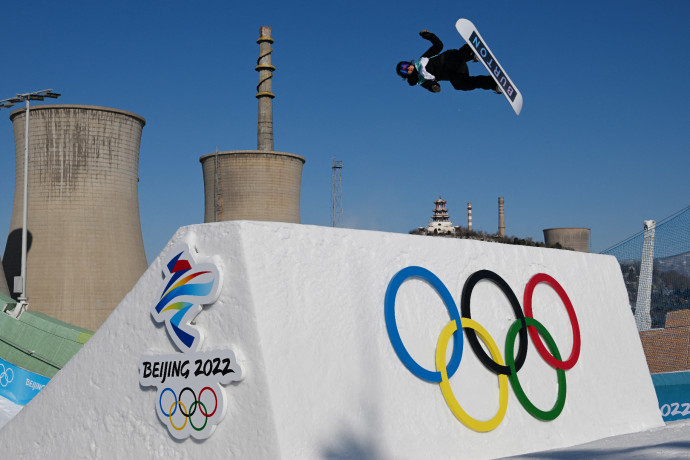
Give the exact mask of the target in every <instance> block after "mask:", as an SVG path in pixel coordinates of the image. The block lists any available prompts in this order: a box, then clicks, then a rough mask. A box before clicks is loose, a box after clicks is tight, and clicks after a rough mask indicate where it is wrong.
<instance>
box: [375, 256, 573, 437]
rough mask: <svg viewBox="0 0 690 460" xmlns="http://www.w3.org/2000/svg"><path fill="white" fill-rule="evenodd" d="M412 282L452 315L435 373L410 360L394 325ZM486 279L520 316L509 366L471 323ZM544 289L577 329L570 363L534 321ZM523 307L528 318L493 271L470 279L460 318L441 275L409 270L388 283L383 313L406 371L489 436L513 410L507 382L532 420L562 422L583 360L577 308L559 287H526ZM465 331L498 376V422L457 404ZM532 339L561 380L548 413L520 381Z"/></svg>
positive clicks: (545, 279)
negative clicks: (574, 372) (455, 379)
mask: <svg viewBox="0 0 690 460" xmlns="http://www.w3.org/2000/svg"><path fill="white" fill-rule="evenodd" d="M409 278H417V279H421V280H423V281H426V282H427V283H428V284H429V285H431V287H432V288H433V289H434V290H435V291H436V293H437V294H438V295H439V296H440V297H441V299H442V300H443V303H444V304H445V306H446V308H447V309H448V313H449V315H450V318H451V321H450V322H449V323H448V324H447V325H446V326H445V327H444V328H443V330H442V332H441V335H440V336H439V338H438V342H437V345H436V356H435V358H436V359H435V361H436V371H430V370H428V369H425V368H423V367H422V366H420V365H419V363H417V362H416V361H415V360H414V359H413V358H412V356H410V354H409V352H408V351H407V349H406V348H405V345H404V344H403V342H402V339H401V338H400V332H399V331H398V326H397V323H396V320H395V298H396V296H397V293H398V289H400V286H401V285H402V284H403V283H404V282H405V281H406V280H408V279H409ZM484 279H486V280H489V281H491V282H492V283H493V284H495V285H496V286H497V287H498V288H499V289H500V290H501V291H502V292H503V293H504V294H505V296H506V297H507V298H508V300H509V301H510V305H511V307H512V309H513V312H514V313H515V317H516V319H515V322H513V324H512V325H511V326H510V328H509V329H508V333H507V336H506V343H505V360H504V359H503V357H502V356H501V353H500V350H499V349H498V346H497V345H496V342H495V341H494V339H493V338H492V337H491V336H490V335H489V333H488V332H487V331H486V329H484V327H483V326H481V325H480V324H479V323H477V322H476V321H474V320H473V319H472V318H471V311H470V300H471V298H472V291H473V290H474V287H475V286H476V285H477V283H478V282H479V281H481V280H484ZM540 283H544V284H546V285H548V286H550V287H551V288H552V289H553V290H554V291H555V292H556V294H558V297H559V298H560V300H561V302H563V305H564V306H565V308H566V310H567V312H568V317H569V319H570V324H571V327H572V334H573V347H572V351H571V353H570V356H569V357H568V359H566V360H562V359H561V354H560V351H559V349H558V347H557V346H556V342H555V341H554V339H553V337H551V334H550V333H549V331H548V330H547V329H546V328H545V327H544V326H543V325H542V324H541V323H540V322H539V321H537V320H536V319H534V318H533V316H532V295H533V294H534V289H535V288H536V287H537V285H538V284H540ZM523 304H524V313H523V310H522V309H521V308H520V302H519V301H518V299H517V297H516V296H515V293H514V292H513V290H512V289H510V286H508V283H506V282H505V280H503V278H501V277H500V276H499V275H497V274H496V273H494V272H492V271H489V270H479V271H477V272H475V273H473V274H472V275H471V276H470V277H469V278H468V279H467V281H465V285H464V286H463V289H462V296H461V301H460V312H461V313H462V316H461V315H460V312H458V308H457V305H456V304H455V302H454V301H453V297H452V296H451V294H450V292H449V291H448V288H447V287H446V286H445V285H444V284H443V283H442V282H441V280H440V279H439V278H438V277H437V276H436V275H434V274H433V273H432V272H430V271H429V270H427V269H425V268H422V267H417V266H410V267H406V268H403V269H402V270H400V271H399V272H398V273H396V274H395V276H393V278H392V279H391V281H390V282H389V283H388V289H387V290H386V297H385V305H384V313H385V320H386V329H387V331H388V337H389V338H390V341H391V344H392V345H393V349H394V350H395V353H396V354H397V355H398V358H400V361H401V362H402V363H403V364H404V365H405V367H406V368H407V369H408V370H409V371H410V372H412V374H414V375H415V376H417V377H419V378H420V379H423V380H426V381H428V382H432V383H438V384H439V386H440V388H441V393H442V394H443V398H444V399H445V400H446V403H447V404H448V406H449V408H450V410H451V411H452V412H453V414H454V415H455V417H456V418H457V419H458V420H460V422H462V423H463V424H464V425H466V426H467V427H469V428H471V429H473V430H475V431H484V432H485V431H491V430H493V429H494V428H496V427H497V426H498V425H499V424H500V423H501V421H502V420H503V418H504V417H505V414H506V411H507V409H508V382H510V386H512V388H513V392H514V393H515V396H516V397H517V399H518V401H520V404H522V406H523V407H524V408H525V410H526V411H527V412H528V413H529V414H530V415H532V416H533V417H535V418H537V419H539V420H544V421H549V420H554V419H555V418H557V417H558V416H559V415H560V414H561V411H562V410H563V407H564V406H565V398H566V380H565V371H566V370H568V369H571V368H572V367H573V366H574V365H575V364H576V363H577V361H578V359H579V357H580V326H579V324H578V321H577V316H576V315H575V310H574V309H573V305H572V303H571V302H570V298H569V297H568V295H567V294H566V292H565V290H564V289H563V287H562V286H561V285H560V284H559V283H558V281H556V280H555V279H554V278H552V277H551V276H549V275H547V274H544V273H538V274H536V275H534V276H533V277H532V278H531V279H530V280H529V281H528V283H527V285H526V286H525V292H524V298H523ZM461 329H465V334H466V336H467V341H468V343H469V345H470V348H471V349H472V351H473V352H474V354H475V355H476V356H477V358H478V359H479V360H480V361H481V362H482V364H484V366H485V367H487V368H488V369H489V370H491V371H492V372H493V373H495V374H496V375H497V376H498V383H499V408H498V412H497V413H496V415H495V416H494V417H492V418H491V419H489V420H486V421H483V420H477V419H475V418H473V417H471V416H470V415H469V414H468V413H467V412H465V410H464V409H463V408H462V407H461V406H460V403H459V402H458V401H457V399H456V398H455V395H454V394H453V391H452V389H451V387H450V382H449V380H448V379H449V378H450V377H452V376H453V375H454V374H455V372H456V371H457V370H458V366H459V365H460V361H461V360H462V354H463V346H464V341H463V334H462V331H461ZM528 333H529V337H530V338H531V340H532V343H533V344H534V346H535V348H536V349H537V351H538V352H539V355H540V356H541V357H542V358H543V359H544V360H545V361H546V362H547V363H548V364H549V365H550V366H551V367H553V368H554V369H556V373H557V380H558V396H557V398H556V402H555V403H554V405H553V407H552V408H550V409H548V410H542V409H540V408H538V407H536V406H535V405H534V404H533V403H532V402H531V401H530V400H529V398H528V397H527V395H526V394H525V392H524V390H523V389H522V386H521V385H520V380H519V378H518V372H519V371H520V369H521V368H522V365H523V364H524V363H525V358H526V357H527V335H528ZM477 335H479V338H480V339H481V340H482V342H484V344H485V345H486V347H487V348H488V350H489V353H490V355H491V356H488V355H487V354H486V352H485V351H484V349H483V348H482V346H481V344H480V343H479V339H478V338H477ZM451 337H453V341H454V342H453V343H454V345H453V352H452V354H451V357H450V360H449V362H448V363H446V350H447V348H448V342H449V341H450V338H451ZM516 337H519V345H518V349H517V355H516V354H515V339H516ZM542 337H543V339H544V341H545V342H546V346H544V342H543V341H542Z"/></svg>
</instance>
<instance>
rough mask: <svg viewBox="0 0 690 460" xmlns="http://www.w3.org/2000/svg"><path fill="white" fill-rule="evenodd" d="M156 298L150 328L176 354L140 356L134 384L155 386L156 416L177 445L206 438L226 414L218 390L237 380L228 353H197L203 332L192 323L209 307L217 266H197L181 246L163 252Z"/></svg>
mask: <svg viewBox="0 0 690 460" xmlns="http://www.w3.org/2000/svg"><path fill="white" fill-rule="evenodd" d="M169 254H170V258H169V259H168V262H167V263H166V268H167V273H165V276H164V279H163V282H162V284H161V289H160V292H159V295H158V296H157V297H156V300H155V302H154V303H153V305H152V306H151V316H152V318H153V320H154V321H155V322H156V323H164V324H165V328H166V331H167V333H168V338H169V339H170V341H171V342H172V343H173V344H174V345H175V347H176V348H177V349H178V350H180V353H171V354H166V355H144V356H142V357H141V360H140V361H139V384H140V385H141V386H142V387H152V386H153V387H156V388H157V392H156V413H157V414H158V418H159V420H160V421H161V423H163V425H165V426H166V427H167V428H168V432H169V433H170V435H171V436H172V437H173V438H175V439H178V440H184V439H186V438H188V437H189V436H192V437H193V438H195V439H199V440H202V439H206V438H208V437H209V436H211V435H212V434H213V432H214V430H215V428H216V426H217V425H218V423H220V421H221V420H222V419H223V417H224V416H225V411H226V409H227V405H226V400H225V390H224V388H223V387H222V386H221V385H227V384H229V383H230V382H234V381H240V380H242V369H241V367H240V366H239V364H238V363H237V359H236V358H235V354H234V353H233V351H232V350H210V351H200V350H199V347H200V345H201V343H202V342H203V332H202V331H201V330H199V329H198V328H197V327H195V326H194V325H193V324H192V320H193V319H194V318H195V317H196V316H197V315H198V314H199V312H200V311H201V309H202V307H201V306H202V305H210V304H213V303H214V302H215V301H216V300H217V299H218V297H219V296H220V292H221V284H222V276H221V273H220V270H219V269H218V267H216V266H215V265H214V264H209V263H197V262H196V261H195V260H194V257H193V256H192V253H191V251H190V250H189V247H188V246H187V245H186V244H181V245H178V246H175V247H174V248H173V249H172V251H171V252H170V253H169Z"/></svg>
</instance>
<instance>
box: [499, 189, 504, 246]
mask: <svg viewBox="0 0 690 460" xmlns="http://www.w3.org/2000/svg"><path fill="white" fill-rule="evenodd" d="M498 236H502V237H505V236H506V220H505V215H504V214H503V197H502V196H499V197H498Z"/></svg>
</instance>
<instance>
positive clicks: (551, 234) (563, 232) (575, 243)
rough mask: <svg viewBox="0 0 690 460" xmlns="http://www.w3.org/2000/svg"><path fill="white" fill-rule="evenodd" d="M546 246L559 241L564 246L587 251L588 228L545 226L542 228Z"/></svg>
mask: <svg viewBox="0 0 690 460" xmlns="http://www.w3.org/2000/svg"><path fill="white" fill-rule="evenodd" d="M544 242H545V243H546V245H547V246H551V245H555V244H556V243H559V244H560V245H561V246H563V247H564V248H569V249H573V250H575V251H579V252H589V229H588V228H581V227H563V228H547V229H545V230H544Z"/></svg>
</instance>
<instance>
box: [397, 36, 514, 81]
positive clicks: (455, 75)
mask: <svg viewBox="0 0 690 460" xmlns="http://www.w3.org/2000/svg"><path fill="white" fill-rule="evenodd" d="M419 35H420V36H421V37H422V38H424V39H426V40H429V41H430V42H431V47H430V48H429V49H428V50H426V52H425V53H424V54H423V55H422V57H421V58H419V59H418V60H416V61H401V62H398V65H397V66H396V68H395V71H396V72H397V74H398V75H400V76H401V77H402V78H403V79H406V80H407V83H409V85H410V86H415V85H417V84H419V85H421V86H422V87H424V88H426V89H428V90H429V91H431V92H432V93H438V92H439V91H441V85H440V84H439V81H449V82H450V84H451V85H453V88H455V89H457V90H461V91H471V90H473V89H479V88H481V89H492V90H494V91H496V93H498V94H500V93H501V90H500V87H499V86H498V85H497V84H496V82H495V81H494V79H493V78H491V77H490V76H489V75H477V76H474V77H472V76H470V72H469V69H468V68H467V62H468V61H470V60H474V61H475V62H477V61H478V59H477V57H476V56H475V54H474V52H473V51H472V49H471V48H470V46H469V45H467V44H465V45H463V46H462V47H461V48H460V49H450V50H446V51H444V52H441V50H443V42H441V40H439V38H438V37H437V36H436V35H434V34H433V33H431V32H429V31H428V30H422V31H421V32H419Z"/></svg>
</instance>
